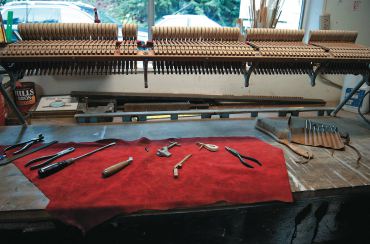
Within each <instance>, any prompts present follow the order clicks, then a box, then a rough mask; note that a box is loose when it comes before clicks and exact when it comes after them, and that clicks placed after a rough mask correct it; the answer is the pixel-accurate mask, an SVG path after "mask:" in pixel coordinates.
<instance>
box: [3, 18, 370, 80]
mask: <svg viewBox="0 0 370 244" xmlns="http://www.w3.org/2000/svg"><path fill="white" fill-rule="evenodd" d="M18 28H19V32H20V36H21V37H22V40H21V41H18V42H16V43H11V44H7V45H5V46H3V47H0V64H1V66H2V67H4V69H5V70H6V71H7V73H9V75H10V77H11V80H12V81H13V82H14V81H15V80H18V79H20V78H22V77H23V76H24V75H109V74H129V73H136V71H137V61H143V68H144V83H145V87H148V63H149V62H152V63H153V70H154V74H159V73H161V74H242V75H244V79H245V86H246V87H247V86H249V79H250V76H251V74H252V73H255V74H265V75H266V74H267V75H273V74H283V75H284V74H308V75H309V77H310V80H311V85H312V86H314V85H315V79H316V77H317V75H318V74H319V73H325V74H356V75H357V74H361V75H362V76H363V77H364V79H363V80H364V81H363V83H364V82H368V83H369V62H370V50H369V48H367V47H364V46H361V45H358V44H355V43H354V42H355V40H356V38H357V33H356V32H348V31H315V32H311V33H310V41H309V43H308V44H305V43H303V42H302V40H303V36H304V31H303V30H284V29H259V28H252V29H249V30H247V36H246V41H242V38H241V36H240V34H239V29H238V28H230V27H166V26H164V27H162V26H161V27H156V26H154V27H152V31H153V40H152V41H150V42H148V43H147V44H146V45H142V46H140V47H139V45H138V43H139V42H138V41H137V26H136V25H133V24H126V25H124V26H123V27H122V39H123V40H122V41H118V27H117V25H115V24H95V23H94V24H85V23H71V24H61V23H58V24H42V23H41V24H40V23H37V24H30V23H28V24H20V25H19V27H18Z"/></svg>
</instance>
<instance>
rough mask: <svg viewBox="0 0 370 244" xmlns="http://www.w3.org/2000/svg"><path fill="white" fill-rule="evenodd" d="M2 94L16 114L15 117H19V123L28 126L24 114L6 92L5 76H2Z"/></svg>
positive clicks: (0, 88) (0, 81) (0, 83)
mask: <svg viewBox="0 0 370 244" xmlns="http://www.w3.org/2000/svg"><path fill="white" fill-rule="evenodd" d="M0 92H1V94H2V95H3V97H4V98H5V100H6V102H7V103H8V104H9V106H10V107H11V109H12V110H13V111H14V112H15V115H16V116H17V118H18V120H19V122H20V123H21V124H22V125H27V121H26V119H25V118H24V116H23V114H22V113H21V112H20V111H19V109H18V107H17V105H16V104H15V103H14V101H13V100H12V99H11V98H10V97H9V94H8V93H7V92H6V90H5V88H4V85H3V76H2V75H0Z"/></svg>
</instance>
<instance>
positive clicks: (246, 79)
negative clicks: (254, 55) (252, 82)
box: [243, 63, 257, 87]
mask: <svg viewBox="0 0 370 244" xmlns="http://www.w3.org/2000/svg"><path fill="white" fill-rule="evenodd" d="M256 66H257V64H253V63H252V64H251V66H250V67H249V69H248V70H245V71H244V74H243V75H244V87H248V86H249V79H250V78H251V75H252V73H253V71H254V70H255V69H256Z"/></svg>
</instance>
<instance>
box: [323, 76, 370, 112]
mask: <svg viewBox="0 0 370 244" xmlns="http://www.w3.org/2000/svg"><path fill="white" fill-rule="evenodd" d="M365 82H366V84H367V85H368V86H370V70H368V71H367V72H366V73H365V74H362V80H361V82H359V83H358V84H357V85H356V86H355V87H354V88H353V89H352V91H351V93H350V94H348V96H347V97H346V98H345V99H343V101H342V102H341V103H339V104H338V106H337V107H336V108H335V109H334V111H333V112H331V114H330V115H331V116H336V115H337V113H338V112H339V111H340V110H341V109H342V108H343V106H344V105H345V104H346V103H347V102H348V100H349V99H351V98H352V97H353V95H354V94H355V93H356V92H357V91H358V90H359V89H360V88H361V86H362V85H363V84H365Z"/></svg>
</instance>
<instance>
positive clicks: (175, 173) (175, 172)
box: [173, 154, 192, 178]
mask: <svg viewBox="0 0 370 244" xmlns="http://www.w3.org/2000/svg"><path fill="white" fill-rule="evenodd" d="M191 156H192V155H191V154H189V155H186V156H185V158H183V159H182V160H181V161H180V162H178V163H177V164H176V165H175V166H173V177H175V178H177V177H179V169H181V168H182V165H183V164H184V163H185V161H186V160H188V159H189V158H190V157H191Z"/></svg>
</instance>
